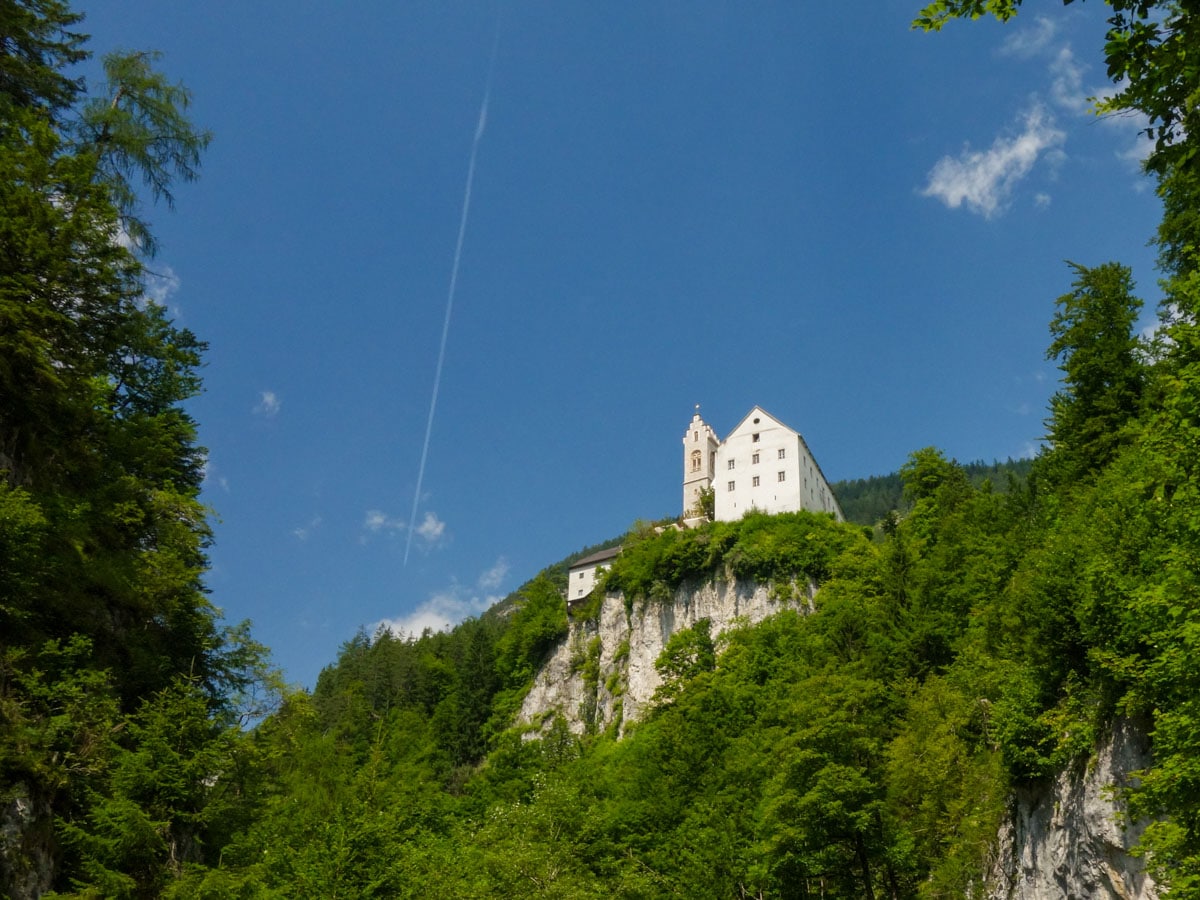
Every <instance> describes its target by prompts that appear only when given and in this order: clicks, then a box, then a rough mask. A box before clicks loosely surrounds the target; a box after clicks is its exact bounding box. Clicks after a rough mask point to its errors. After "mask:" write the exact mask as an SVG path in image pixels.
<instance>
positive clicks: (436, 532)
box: [417, 512, 446, 544]
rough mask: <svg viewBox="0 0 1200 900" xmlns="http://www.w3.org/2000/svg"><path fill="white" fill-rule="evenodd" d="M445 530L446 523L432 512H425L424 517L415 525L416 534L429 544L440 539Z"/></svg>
mask: <svg viewBox="0 0 1200 900" xmlns="http://www.w3.org/2000/svg"><path fill="white" fill-rule="evenodd" d="M445 531H446V523H445V522H443V521H442V520H441V519H439V518H438V517H437V513H433V512H427V513H425V519H424V520H423V521H422V522H421V524H420V525H418V526H417V534H419V535H420V536H421V537H423V538H424V539H425V540H426V541H428V542H429V543H431V544H432V543H434V542H436V541H438V540H440V539H441V537H442V534H443V533H444V532H445Z"/></svg>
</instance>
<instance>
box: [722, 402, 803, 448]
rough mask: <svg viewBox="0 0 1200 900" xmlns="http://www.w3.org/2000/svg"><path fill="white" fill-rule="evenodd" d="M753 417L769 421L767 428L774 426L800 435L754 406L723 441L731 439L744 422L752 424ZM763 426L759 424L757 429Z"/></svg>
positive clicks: (759, 407)
mask: <svg viewBox="0 0 1200 900" xmlns="http://www.w3.org/2000/svg"><path fill="white" fill-rule="evenodd" d="M755 417H758V418H760V419H761V418H766V419H769V420H770V422H769V424H768V427H771V426H774V427H778V428H784V429H787V430H788V431H790V432H791V433H792V434H794V435H797V436H799V434H800V432H798V431H797V430H796V429H794V428H791V427H789V426H787V425H785V424H784V423H783V422H781V421H779V419H777V418H775V417H774V416H773V415H771V414H770V413H769V412H767V411H766V410H765V409H763V408H762V407H761V406H756V407H754V408H753V409H752V410H750V412H748V413H746V415H744V416H742V420H741V421H740V422H738V423H737V425H735V426H733V431H731V432H729V434H727V435H726V436H725V440H726V441H727V440H729V439H730V438H731V437H733V436H734V435H735V434H736V433H737V430H738V429H739V428H741V427H742V426H743V425H745V424H746V422H748V421H749V422H753V421H754V419H755ZM763 424H764V423H761V422H760V423H759V427H762V425H763Z"/></svg>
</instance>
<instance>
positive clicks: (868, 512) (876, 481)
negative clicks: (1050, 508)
mask: <svg viewBox="0 0 1200 900" xmlns="http://www.w3.org/2000/svg"><path fill="white" fill-rule="evenodd" d="M1032 468H1033V460H1031V459H1008V460H1006V461H1004V462H992V463H985V462H983V461H982V460H977V461H975V462H973V463H967V464H966V465H965V466H963V472H964V473H965V474H966V476H967V479H968V480H969V481H970V482H971V484H973V485H974V486H975V487H983V486H984V482H987V483H988V484H989V485H990V488H991V490H996V491H1009V490H1012V489H1014V488H1016V487H1018V486H1019V485H1021V484H1023V483H1024V482H1025V480H1026V479H1027V478H1028V477H1029V472H1030V470H1031V469H1032ZM830 487H831V488H833V493H834V495H835V496H836V497H837V499H838V505H839V506H840V507H841V508H842V515H844V516H845V517H846V521H847V522H855V523H857V524H859V525H878V524H879V523H880V522H882V521H883V520H884V519H886V518H887V517H888V515H889V514H890V513H893V512H894V513H897V514H902V513H904V512H905V511H906V507H905V498H904V479H903V478H901V477H900V473H899V472H893V473H891V474H890V475H872V476H871V477H870V478H852V479H848V480H846V481H838V482H836V483H834V484H832V485H830Z"/></svg>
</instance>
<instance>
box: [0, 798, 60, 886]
mask: <svg viewBox="0 0 1200 900" xmlns="http://www.w3.org/2000/svg"><path fill="white" fill-rule="evenodd" d="M50 821H51V818H50V807H49V804H47V803H46V802H45V801H42V800H38V799H36V798H34V797H31V796H30V794H29V791H28V789H27V788H26V786H25V785H24V784H21V783H17V784H15V785H12V786H11V788H10V790H9V791H8V793H7V795H5V796H3V797H2V798H0V896H2V897H10V898H12V900H26V898H30V900H32V898H34V897H40V896H41V895H42V894H43V893H44V892H46V891H47V890H49V888H50V881H51V878H52V877H53V875H54V853H53V847H54V841H53V834H52V830H51V826H50Z"/></svg>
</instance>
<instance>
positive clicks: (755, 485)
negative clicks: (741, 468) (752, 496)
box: [753, 475, 758, 487]
mask: <svg viewBox="0 0 1200 900" xmlns="http://www.w3.org/2000/svg"><path fill="white" fill-rule="evenodd" d="M753 486H754V487H758V476H757V475H755V476H754V485H753Z"/></svg>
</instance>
